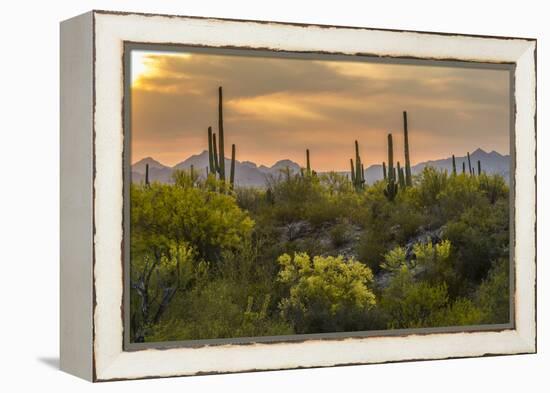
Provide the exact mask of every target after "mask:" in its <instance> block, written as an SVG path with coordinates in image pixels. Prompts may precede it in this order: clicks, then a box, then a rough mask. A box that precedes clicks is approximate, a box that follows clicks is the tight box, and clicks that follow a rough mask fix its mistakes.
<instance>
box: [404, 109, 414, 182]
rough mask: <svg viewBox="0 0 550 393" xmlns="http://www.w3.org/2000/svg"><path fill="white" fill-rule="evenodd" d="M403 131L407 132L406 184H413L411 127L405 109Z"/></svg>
mask: <svg viewBox="0 0 550 393" xmlns="http://www.w3.org/2000/svg"><path fill="white" fill-rule="evenodd" d="M403 132H404V133H405V138H404V139H405V142H404V144H405V184H406V185H407V187H411V186H412V174H411V159H410V154H409V127H408V124H407V111H403Z"/></svg>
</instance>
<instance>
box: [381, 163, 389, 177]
mask: <svg viewBox="0 0 550 393" xmlns="http://www.w3.org/2000/svg"><path fill="white" fill-rule="evenodd" d="M382 175H383V176H384V180H386V179H387V178H388V175H387V173H386V162H385V161H383V162H382Z"/></svg>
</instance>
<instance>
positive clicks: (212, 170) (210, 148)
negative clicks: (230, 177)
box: [208, 127, 216, 173]
mask: <svg viewBox="0 0 550 393" xmlns="http://www.w3.org/2000/svg"><path fill="white" fill-rule="evenodd" d="M215 148H216V146H213V145H212V127H208V168H209V169H210V173H216V165H215V164H214V149H215Z"/></svg>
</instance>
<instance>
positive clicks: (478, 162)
mask: <svg viewBox="0 0 550 393" xmlns="http://www.w3.org/2000/svg"><path fill="white" fill-rule="evenodd" d="M477 175H478V176H481V161H480V160H477Z"/></svg>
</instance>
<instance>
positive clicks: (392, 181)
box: [384, 134, 399, 201]
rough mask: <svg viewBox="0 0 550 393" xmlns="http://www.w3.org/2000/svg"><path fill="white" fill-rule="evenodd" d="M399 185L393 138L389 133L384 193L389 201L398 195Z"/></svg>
mask: <svg viewBox="0 0 550 393" xmlns="http://www.w3.org/2000/svg"><path fill="white" fill-rule="evenodd" d="M398 189H399V186H398V185H397V183H396V176H395V168H394V167H393V138H392V135H391V134H388V179H387V185H386V189H385V190H384V195H385V196H386V198H388V200H389V201H393V200H394V199H395V196H396V195H397V191H398Z"/></svg>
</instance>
